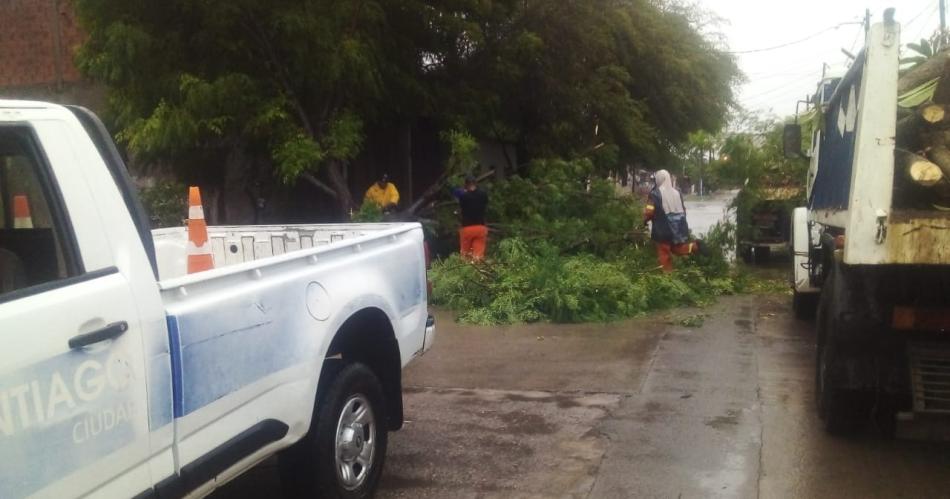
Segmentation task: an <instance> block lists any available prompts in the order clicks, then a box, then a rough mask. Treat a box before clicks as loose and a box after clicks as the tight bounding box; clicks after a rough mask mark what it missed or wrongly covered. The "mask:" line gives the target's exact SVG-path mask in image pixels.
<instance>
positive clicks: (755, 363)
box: [214, 296, 950, 499]
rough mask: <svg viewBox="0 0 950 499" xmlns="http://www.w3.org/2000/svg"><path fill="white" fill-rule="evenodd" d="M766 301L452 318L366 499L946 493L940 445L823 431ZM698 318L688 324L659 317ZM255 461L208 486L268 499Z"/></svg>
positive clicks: (799, 336) (792, 343)
mask: <svg viewBox="0 0 950 499" xmlns="http://www.w3.org/2000/svg"><path fill="white" fill-rule="evenodd" d="M787 302H788V297H784V296H766V297H763V296H739V297H728V298H725V299H723V300H721V302H720V303H719V304H717V305H715V306H712V307H710V308H708V309H705V310H702V311H673V312H669V313H668V314H664V315H657V316H653V317H650V318H644V319H638V320H633V321H627V322H623V323H617V324H611V325H531V326H517V327H504V328H480V327H466V326H459V325H455V324H452V323H451V321H450V318H449V317H448V316H447V315H445V314H440V316H439V317H438V318H439V322H438V327H439V337H438V341H437V343H436V346H435V347H434V348H433V350H432V351H431V352H429V353H428V354H427V355H426V356H425V357H423V358H422V359H419V360H418V361H416V363H415V364H414V365H412V366H411V367H409V369H408V370H407V372H406V379H405V383H406V385H407V388H406V395H405V402H406V418H407V422H406V425H405V428H404V429H403V430H402V431H400V432H397V433H394V434H392V436H391V439H390V444H389V445H390V446H389V452H388V458H387V462H386V469H385V472H384V475H383V479H382V485H381V490H380V492H379V494H378V497H381V498H441V497H450V498H453V499H456V498H469V497H471V498H475V497H525V498H527V497H597V498H601V497H603V498H613V497H658V498H700V497H795V498H797V497H836V498H840V497H855V498H871V497H887V498H890V497H907V498H917V497H948V496H950V446H948V445H946V444H939V443H921V442H911V441H904V440H889V439H886V438H884V437H881V436H879V435H876V434H875V432H874V431H873V429H872V430H869V431H868V432H866V433H865V434H863V435H862V436H860V437H855V438H852V439H841V438H833V437H830V436H827V435H825V434H824V433H823V432H822V430H821V429H820V427H819V421H818V419H817V417H816V416H815V411H814V405H813V386H812V385H813V381H812V372H813V368H814V367H813V362H814V360H813V356H814V347H813V333H812V332H811V327H810V326H809V325H808V324H805V323H801V322H798V321H795V320H793V319H792V318H791V316H790V312H789V307H788V305H787ZM695 313H703V314H706V319H705V323H704V325H703V326H702V327H700V328H685V327H681V326H679V325H673V324H675V323H676V322H677V321H675V320H671V319H676V318H677V317H683V316H686V315H691V314H695ZM278 490H279V482H278V480H277V478H276V473H275V471H274V465H273V464H272V463H265V464H264V465H262V466H260V467H258V468H257V469H256V470H254V471H252V472H251V473H250V474H248V475H246V476H245V477H242V478H241V479H240V480H238V481H237V482H235V483H232V484H230V485H228V486H227V487H225V488H224V489H223V490H221V491H219V492H218V493H216V494H215V496H214V497H216V498H217V499H226V498H227V499H243V498H251V497H272V496H275V495H276V492H277V491H278Z"/></svg>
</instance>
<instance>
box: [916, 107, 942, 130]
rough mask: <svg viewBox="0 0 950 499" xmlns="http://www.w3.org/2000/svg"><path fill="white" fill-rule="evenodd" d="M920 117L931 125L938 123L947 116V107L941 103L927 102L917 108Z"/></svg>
mask: <svg viewBox="0 0 950 499" xmlns="http://www.w3.org/2000/svg"><path fill="white" fill-rule="evenodd" d="M917 114H918V115H920V118H921V119H922V120H924V121H926V122H927V123H930V124H931V125H936V124H937V123H940V122H942V121H943V120H944V118H946V117H947V112H946V108H945V107H944V106H943V105H941V104H935V103H927V104H923V105H921V106H920V107H918V108H917Z"/></svg>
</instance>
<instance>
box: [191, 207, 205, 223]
mask: <svg viewBox="0 0 950 499" xmlns="http://www.w3.org/2000/svg"><path fill="white" fill-rule="evenodd" d="M188 218H189V219H191V220H197V219H199V218H200V219H202V220H204V218H205V210H204V208H202V207H200V206H189V207H188Z"/></svg>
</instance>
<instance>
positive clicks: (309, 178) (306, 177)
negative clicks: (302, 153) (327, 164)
mask: <svg viewBox="0 0 950 499" xmlns="http://www.w3.org/2000/svg"><path fill="white" fill-rule="evenodd" d="M300 178H302V179H304V180H306V181H307V182H310V183H311V184H313V186H314V187H316V188H317V189H320V190H321V191H323V192H325V193H327V194H329V195H330V197H332V198H333V199H337V193H336V191H334V190H333V189H332V188H331V187H330V186H329V185H327V184H325V183H323V181H322V180H320V179H318V178H317V177H315V176H313V174H312V173H306V172H304V173H301V174H300Z"/></svg>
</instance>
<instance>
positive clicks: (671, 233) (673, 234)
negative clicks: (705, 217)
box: [643, 170, 699, 272]
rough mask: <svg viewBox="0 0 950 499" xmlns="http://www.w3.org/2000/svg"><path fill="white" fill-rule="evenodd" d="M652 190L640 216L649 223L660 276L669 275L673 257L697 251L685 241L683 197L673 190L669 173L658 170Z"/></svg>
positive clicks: (687, 228)
mask: <svg viewBox="0 0 950 499" xmlns="http://www.w3.org/2000/svg"><path fill="white" fill-rule="evenodd" d="M654 179H655V182H656V186H655V187H654V188H653V190H652V191H650V197H649V199H648V201H647V205H646V208H645V210H644V214H643V223H647V222H653V223H652V227H651V229H650V238H651V239H653V241H654V243H655V244H656V256H657V259H658V260H659V262H660V266H662V267H663V271H664V272H672V271H673V255H678V256H686V255H689V254H692V253H695V252H697V251H698V250H699V248H698V245H697V244H696V243H692V242H690V241H689V225H688V224H687V223H686V205H685V204H684V203H683V195H682V194H680V191H678V190H677V189H676V188H675V187H673V180H672V179H671V178H670V172H668V171H666V170H659V171H657V172H656V175H654Z"/></svg>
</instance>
